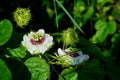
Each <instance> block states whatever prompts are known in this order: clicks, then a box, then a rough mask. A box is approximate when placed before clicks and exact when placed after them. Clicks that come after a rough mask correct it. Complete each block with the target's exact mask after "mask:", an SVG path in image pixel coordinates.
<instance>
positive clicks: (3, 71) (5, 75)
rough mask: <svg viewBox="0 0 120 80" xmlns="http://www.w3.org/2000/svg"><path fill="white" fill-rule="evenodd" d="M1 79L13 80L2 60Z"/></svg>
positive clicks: (0, 63) (0, 60)
mask: <svg viewBox="0 0 120 80" xmlns="http://www.w3.org/2000/svg"><path fill="white" fill-rule="evenodd" d="M0 79H1V80H12V75H11V72H10V70H9V69H8V67H7V65H6V64H5V62H4V61H3V60H2V59H0Z"/></svg>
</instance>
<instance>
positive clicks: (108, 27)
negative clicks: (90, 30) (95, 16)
mask: <svg viewBox="0 0 120 80" xmlns="http://www.w3.org/2000/svg"><path fill="white" fill-rule="evenodd" d="M116 27H117V25H116V22H115V21H109V22H106V21H105V20H98V21H97V22H96V23H95V29H96V30H97V32H96V34H95V35H94V36H93V37H92V42H93V43H102V42H103V41H105V40H106V38H107V36H108V35H109V34H114V33H115V31H116Z"/></svg>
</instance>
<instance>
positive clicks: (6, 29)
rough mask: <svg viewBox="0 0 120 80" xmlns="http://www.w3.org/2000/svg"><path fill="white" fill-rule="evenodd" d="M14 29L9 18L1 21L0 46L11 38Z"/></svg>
mask: <svg viewBox="0 0 120 80" xmlns="http://www.w3.org/2000/svg"><path fill="white" fill-rule="evenodd" d="M12 30H13V28H12V24H11V22H10V21H9V20H7V19H4V20H2V21H1V22H0V46H1V45H3V44H5V43H6V42H7V41H8V40H9V39H10V37H11V35H12Z"/></svg>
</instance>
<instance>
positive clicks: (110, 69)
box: [105, 61, 120, 80]
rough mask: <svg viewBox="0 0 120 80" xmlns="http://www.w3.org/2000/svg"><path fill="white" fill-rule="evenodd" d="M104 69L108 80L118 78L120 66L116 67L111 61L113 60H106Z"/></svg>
mask: <svg viewBox="0 0 120 80" xmlns="http://www.w3.org/2000/svg"><path fill="white" fill-rule="evenodd" d="M105 70H106V73H107V74H108V76H109V78H110V80H119V79H120V67H118V66H117V65H116V64H115V63H113V61H108V62H107V63H106V65H105Z"/></svg>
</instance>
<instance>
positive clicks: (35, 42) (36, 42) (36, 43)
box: [30, 37, 45, 45]
mask: <svg viewBox="0 0 120 80" xmlns="http://www.w3.org/2000/svg"><path fill="white" fill-rule="evenodd" d="M44 41H45V38H44V37H43V38H41V39H40V40H39V41H35V40H33V39H30V42H31V43H32V44H33V45H38V44H42V43H43V42H44Z"/></svg>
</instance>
